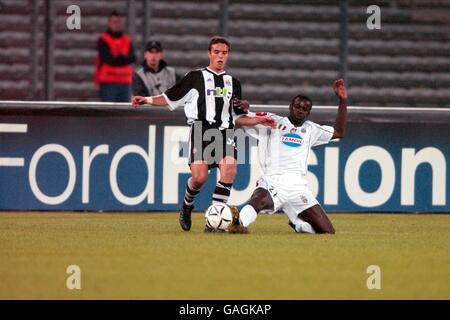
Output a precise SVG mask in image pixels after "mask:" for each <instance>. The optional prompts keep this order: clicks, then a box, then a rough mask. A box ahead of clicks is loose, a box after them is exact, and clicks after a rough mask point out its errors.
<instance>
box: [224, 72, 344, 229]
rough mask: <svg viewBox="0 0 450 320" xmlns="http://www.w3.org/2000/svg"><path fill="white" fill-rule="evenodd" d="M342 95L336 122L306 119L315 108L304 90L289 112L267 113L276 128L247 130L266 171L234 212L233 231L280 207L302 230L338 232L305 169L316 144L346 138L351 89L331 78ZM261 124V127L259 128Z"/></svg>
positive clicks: (334, 87) (340, 95) (263, 169)
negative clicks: (262, 213)
mask: <svg viewBox="0 0 450 320" xmlns="http://www.w3.org/2000/svg"><path fill="white" fill-rule="evenodd" d="M333 89H334V92H335V93H336V95H337V97H338V98H339V108H338V112H337V116H336V120H335V123H334V126H333V127H331V126H321V125H318V124H316V123H314V122H312V121H309V120H306V118H307V117H308V116H309V114H310V112H311V108H312V102H311V100H310V99H309V98H308V97H306V96H303V95H298V96H296V97H294V99H293V100H292V102H291V104H290V105H289V111H290V114H289V116H288V117H280V116H277V115H274V114H267V115H269V116H270V117H271V118H272V119H274V121H275V122H276V127H275V129H269V128H258V127H255V128H249V129H247V130H246V131H247V133H248V134H249V135H251V136H253V137H255V138H256V139H258V149H259V150H258V151H259V163H260V166H261V169H262V172H263V176H262V177H261V178H260V179H259V180H258V182H257V187H256V189H255V191H254V192H253V194H252V196H251V198H250V201H249V203H248V204H247V205H246V206H244V207H243V208H242V210H241V212H237V209H236V208H232V211H233V224H232V225H231V226H230V227H229V230H228V231H229V232H231V233H246V232H247V231H248V230H247V228H248V226H249V225H250V224H251V223H253V222H254V221H255V220H256V217H257V214H258V213H260V212H269V213H273V212H275V211H278V210H279V209H282V210H283V211H284V213H285V214H286V215H287V216H288V218H289V225H290V226H291V227H292V228H293V229H294V230H295V231H296V232H299V233H300V232H302V233H335V230H334V227H333V225H332V223H331V221H330V220H329V219H328V217H327V214H326V213H325V211H324V210H323V209H322V207H321V206H320V205H319V203H318V202H317V200H316V198H315V197H314V196H313V194H312V193H311V191H310V190H309V188H308V183H307V181H306V173H307V171H308V165H307V163H308V156H309V154H310V150H311V148H312V147H315V146H318V145H321V144H326V143H328V142H329V141H330V140H331V139H335V138H342V137H344V134H345V130H346V125H347V90H346V89H345V86H344V81H343V80H342V79H339V80H336V81H334V83H333ZM255 129H258V130H255Z"/></svg>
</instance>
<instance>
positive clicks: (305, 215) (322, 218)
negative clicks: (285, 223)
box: [298, 204, 336, 234]
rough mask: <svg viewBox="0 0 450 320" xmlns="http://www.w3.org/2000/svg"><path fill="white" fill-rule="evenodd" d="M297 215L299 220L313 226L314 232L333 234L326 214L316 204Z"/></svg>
mask: <svg viewBox="0 0 450 320" xmlns="http://www.w3.org/2000/svg"><path fill="white" fill-rule="evenodd" d="M298 217H299V218H300V219H301V220H303V221H305V222H308V223H309V224H310V225H311V226H312V227H313V228H314V230H315V231H316V233H331V234H334V233H335V232H336V231H335V230H334V227H333V224H332V223H331V221H330V219H329V218H328V216H327V214H326V213H325V211H324V210H323V209H322V207H321V206H320V205H318V204H316V205H314V206H312V207H310V208H308V209H306V210H304V211H303V212H301V213H300V214H299V215H298Z"/></svg>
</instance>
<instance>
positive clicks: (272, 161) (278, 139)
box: [245, 113, 334, 184]
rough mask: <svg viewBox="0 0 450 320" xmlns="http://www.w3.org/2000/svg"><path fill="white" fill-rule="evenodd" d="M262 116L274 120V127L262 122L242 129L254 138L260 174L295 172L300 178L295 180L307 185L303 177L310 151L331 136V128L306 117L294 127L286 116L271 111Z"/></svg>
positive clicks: (326, 141)
mask: <svg viewBox="0 0 450 320" xmlns="http://www.w3.org/2000/svg"><path fill="white" fill-rule="evenodd" d="M252 115H254V114H249V116H252ZM257 115H260V114H257ZM266 115H267V116H270V117H271V118H272V119H274V120H275V121H276V129H272V128H269V127H265V126H262V125H258V126H255V127H246V128H245V129H246V132H247V134H249V135H250V136H252V137H254V138H256V139H258V155H259V163H260V166H261V169H262V172H263V174H264V175H274V174H295V175H299V176H300V177H299V178H298V179H301V180H303V181H297V182H302V183H305V184H307V181H306V180H305V176H306V173H307V171H308V157H309V154H310V150H311V148H312V147H315V146H318V145H321V144H326V143H328V142H329V141H330V140H331V138H332V137H333V133H334V128H333V127H330V126H321V125H318V124H317V123H314V122H312V121H309V120H307V121H305V122H304V123H303V124H302V126H300V127H296V126H294V125H293V124H292V123H291V121H290V120H289V119H288V118H287V117H280V116H278V115H275V114H271V113H267V114H266Z"/></svg>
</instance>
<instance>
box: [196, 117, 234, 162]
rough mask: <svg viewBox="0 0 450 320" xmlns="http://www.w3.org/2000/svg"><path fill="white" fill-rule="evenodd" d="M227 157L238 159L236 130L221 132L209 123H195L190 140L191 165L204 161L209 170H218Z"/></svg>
mask: <svg viewBox="0 0 450 320" xmlns="http://www.w3.org/2000/svg"><path fill="white" fill-rule="evenodd" d="M226 156H230V157H233V158H234V159H237V148H236V139H235V136H234V129H223V130H220V129H219V128H216V127H212V126H211V125H209V124H208V123H207V122H202V121H195V122H194V124H192V125H191V132H190V138H189V165H190V164H191V163H193V162H194V161H199V160H202V161H206V163H208V168H209V169H211V168H217V167H218V166H219V162H220V161H221V160H222V159H223V158H225V157H226Z"/></svg>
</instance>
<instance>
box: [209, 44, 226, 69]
mask: <svg viewBox="0 0 450 320" xmlns="http://www.w3.org/2000/svg"><path fill="white" fill-rule="evenodd" d="M208 57H209V68H211V69H212V70H214V71H215V72H221V71H223V70H224V69H225V65H226V64H227V61H228V46H227V45H226V44H225V43H216V44H213V45H212V46H211V50H210V51H208Z"/></svg>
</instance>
